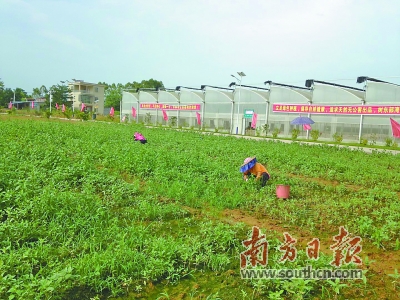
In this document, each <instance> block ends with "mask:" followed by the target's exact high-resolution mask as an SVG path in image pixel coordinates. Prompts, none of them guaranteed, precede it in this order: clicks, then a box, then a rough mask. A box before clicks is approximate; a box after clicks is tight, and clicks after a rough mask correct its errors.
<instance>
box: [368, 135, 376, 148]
mask: <svg viewBox="0 0 400 300" xmlns="http://www.w3.org/2000/svg"><path fill="white" fill-rule="evenodd" d="M370 139H371V141H370V142H369V144H370V145H371V146H374V145H376V140H377V136H376V133H374V134H371V136H370Z"/></svg>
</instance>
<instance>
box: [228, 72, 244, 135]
mask: <svg viewBox="0 0 400 300" xmlns="http://www.w3.org/2000/svg"><path fill="white" fill-rule="evenodd" d="M237 73H238V75H239V76H240V79H238V78H237V77H236V76H235V75H231V76H232V77H233V78H235V79H236V80H238V81H239V101H238V109H237V116H236V118H237V119H236V134H239V106H240V93H241V90H242V78H243V76H246V74H244V73H243V72H237ZM240 131H241V132H242V129H241V130H240Z"/></svg>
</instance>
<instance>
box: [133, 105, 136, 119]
mask: <svg viewBox="0 0 400 300" xmlns="http://www.w3.org/2000/svg"><path fill="white" fill-rule="evenodd" d="M132 117H134V118H136V109H135V108H134V107H133V106H132Z"/></svg>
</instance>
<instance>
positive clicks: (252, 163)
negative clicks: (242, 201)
mask: <svg viewBox="0 0 400 300" xmlns="http://www.w3.org/2000/svg"><path fill="white" fill-rule="evenodd" d="M240 172H242V173H243V179H244V180H246V181H247V180H249V178H248V176H249V175H254V176H255V177H256V180H261V187H264V186H265V185H266V184H267V181H268V179H269V177H270V176H269V173H268V170H267V169H266V168H265V167H264V166H263V165H262V164H260V163H259V162H257V159H256V158H255V157H248V158H246V159H245V160H244V162H243V165H242V166H241V167H240Z"/></svg>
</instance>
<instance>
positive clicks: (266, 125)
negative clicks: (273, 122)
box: [262, 124, 269, 136]
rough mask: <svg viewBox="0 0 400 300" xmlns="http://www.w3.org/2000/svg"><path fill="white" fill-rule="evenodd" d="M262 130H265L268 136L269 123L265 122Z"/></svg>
mask: <svg viewBox="0 0 400 300" xmlns="http://www.w3.org/2000/svg"><path fill="white" fill-rule="evenodd" d="M262 130H263V131H264V133H265V136H267V135H268V131H269V124H264V125H263V126H262Z"/></svg>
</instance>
